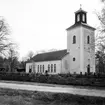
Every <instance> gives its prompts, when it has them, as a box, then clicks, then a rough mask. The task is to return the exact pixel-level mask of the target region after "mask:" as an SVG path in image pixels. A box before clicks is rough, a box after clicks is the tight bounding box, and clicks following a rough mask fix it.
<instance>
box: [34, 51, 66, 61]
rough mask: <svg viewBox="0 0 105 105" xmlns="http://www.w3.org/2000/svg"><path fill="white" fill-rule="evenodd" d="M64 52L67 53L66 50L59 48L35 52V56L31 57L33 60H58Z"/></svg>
mask: <svg viewBox="0 0 105 105" xmlns="http://www.w3.org/2000/svg"><path fill="white" fill-rule="evenodd" d="M66 54H68V53H67V50H59V51H53V52H46V53H41V54H37V55H36V56H34V57H33V60H34V61H35V62H40V61H51V60H60V59H62V57H63V56H65V55H66Z"/></svg>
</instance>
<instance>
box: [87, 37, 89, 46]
mask: <svg viewBox="0 0 105 105" xmlns="http://www.w3.org/2000/svg"><path fill="white" fill-rule="evenodd" d="M89 43H90V37H89V36H87V44H89Z"/></svg>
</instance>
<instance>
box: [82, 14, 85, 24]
mask: <svg viewBox="0 0 105 105" xmlns="http://www.w3.org/2000/svg"><path fill="white" fill-rule="evenodd" d="M82 20H83V22H84V21H85V15H84V14H83V15H82Z"/></svg>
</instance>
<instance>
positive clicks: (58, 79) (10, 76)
mask: <svg viewBox="0 0 105 105" xmlns="http://www.w3.org/2000/svg"><path fill="white" fill-rule="evenodd" d="M0 80H12V81H26V82H38V83H49V84H61V85H79V86H95V87H105V75H100V74H97V75H93V74H92V75H71V74H57V75H44V74H27V73H2V72H1V73H0Z"/></svg>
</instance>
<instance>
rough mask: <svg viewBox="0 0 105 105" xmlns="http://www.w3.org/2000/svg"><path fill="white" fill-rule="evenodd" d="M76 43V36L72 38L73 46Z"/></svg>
mask: <svg viewBox="0 0 105 105" xmlns="http://www.w3.org/2000/svg"><path fill="white" fill-rule="evenodd" d="M75 43H76V36H73V44H75Z"/></svg>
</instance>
